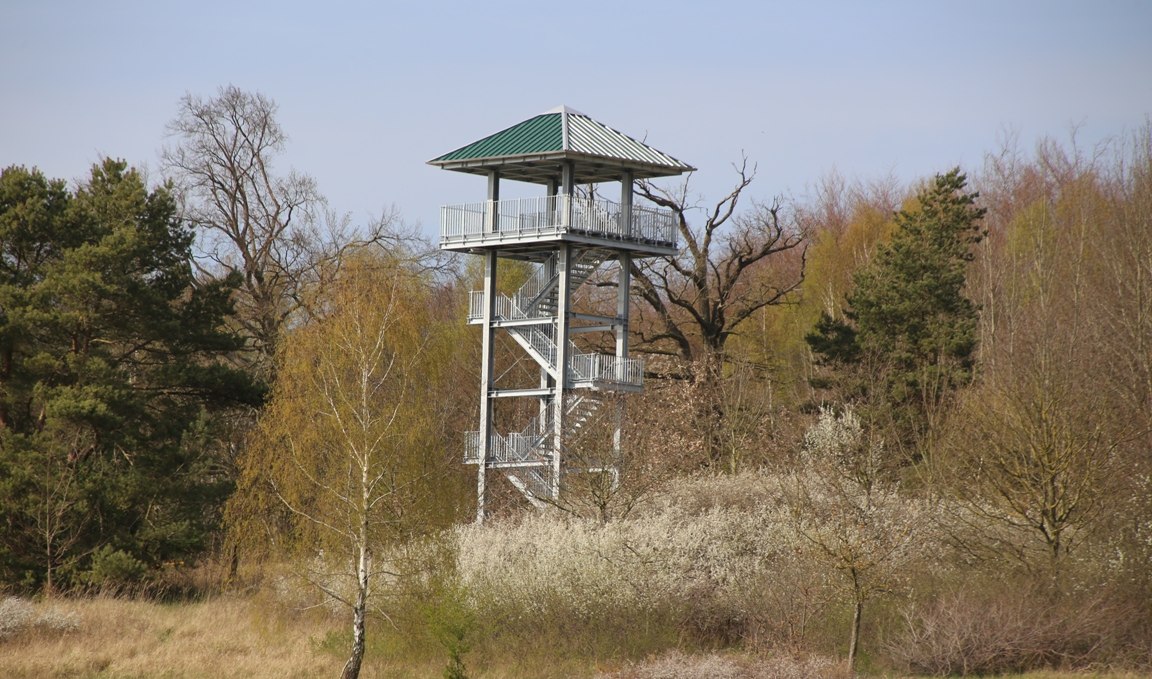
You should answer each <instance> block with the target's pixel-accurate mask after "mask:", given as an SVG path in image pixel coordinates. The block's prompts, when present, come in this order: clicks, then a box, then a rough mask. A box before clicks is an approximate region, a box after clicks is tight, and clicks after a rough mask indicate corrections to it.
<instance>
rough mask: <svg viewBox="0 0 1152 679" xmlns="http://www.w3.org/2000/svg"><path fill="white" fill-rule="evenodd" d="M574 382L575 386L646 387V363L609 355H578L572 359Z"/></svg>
mask: <svg viewBox="0 0 1152 679" xmlns="http://www.w3.org/2000/svg"><path fill="white" fill-rule="evenodd" d="M572 381H573V383H574V384H575V385H581V384H601V385H617V386H627V387H642V386H644V361H643V359H639V358H619V357H617V356H611V355H609V354H578V355H575V356H573V357H572Z"/></svg>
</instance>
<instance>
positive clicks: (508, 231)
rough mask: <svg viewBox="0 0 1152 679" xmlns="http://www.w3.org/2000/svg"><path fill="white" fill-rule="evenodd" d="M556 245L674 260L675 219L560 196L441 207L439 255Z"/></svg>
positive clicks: (664, 212) (661, 213)
mask: <svg viewBox="0 0 1152 679" xmlns="http://www.w3.org/2000/svg"><path fill="white" fill-rule="evenodd" d="M561 242H569V243H574V244H579V245H586V246H592V247H607V248H614V249H618V250H629V251H632V252H633V254H634V256H637V255H638V256H660V255H674V254H676V216H675V215H674V214H673V213H672V211H671V210H665V209H662V208H652V207H644V206H639V205H631V206H625V205H621V204H620V203H617V202H613V201H610V200H604V199H599V198H582V197H576V196H572V197H570V196H566V195H563V194H561V195H552V196H540V197H532V198H513V199H509V200H499V201H491V200H489V201H479V202H474V203H462V204H458V205H445V206H444V207H441V208H440V248H441V249H443V250H452V251H456V252H472V253H480V252H483V251H484V250H485V249H488V248H499V249H501V250H502V251H508V252H511V251H515V250H516V249H517V247H518V246H519V247H520V248H521V249H523V248H524V246H529V247H531V246H534V245H541V244H556V243H561Z"/></svg>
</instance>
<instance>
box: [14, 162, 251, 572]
mask: <svg viewBox="0 0 1152 679" xmlns="http://www.w3.org/2000/svg"><path fill="white" fill-rule="evenodd" d="M0 196H3V198H2V199H0V229H3V232H4V234H3V235H4V236H5V237H4V238H3V239H2V243H3V245H2V247H3V253H2V256H0V261H2V262H3V266H2V269H3V274H2V276H3V278H2V281H0V309H2V310H3V314H2V317H0V356H2V360H0V413H2V415H0V478H3V479H4V481H3V483H2V484H0V493H3V499H2V500H0V521H2V522H3V523H4V524H5V525H6V527H7V530H6V531H3V535H2V537H0V575H2V577H3V580H4V581H6V582H8V583H13V582H19V584H20V585H22V586H24V587H29V588H31V587H33V586H41V587H42V588H43V589H44V590H45V591H46V592H49V593H50V592H52V591H53V590H55V589H56V588H57V587H58V585H60V584H73V585H75V584H79V583H81V582H82V581H83V580H84V579H85V577H86V576H85V573H90V572H92V569H93V567H94V566H95V565H96V564H95V563H94V561H93V559H94V558H96V557H98V556H99V555H101V554H114V553H116V552H121V553H122V556H123V557H127V559H121V560H122V561H126V560H128V559H130V560H133V561H134V562H138V563H140V564H142V565H145V566H158V565H159V564H160V563H162V562H164V561H167V560H173V559H191V558H192V557H194V556H195V554H196V553H197V552H198V551H199V550H200V549H201V548H202V547H203V545H204V540H205V539H206V537H207V535H208V534H209V533H210V531H211V529H212V523H213V521H214V517H215V516H216V511H215V508H216V507H218V506H219V503H220V502H221V501H222V495H223V494H224V493H225V492H226V490H227V488H226V485H227V484H226V483H225V482H222V480H221V479H220V478H219V477H218V476H216V475H215V474H214V473H213V470H212V466H213V461H212V460H211V459H209V458H206V457H205V456H204V455H203V451H202V450H201V449H199V448H198V447H197V446H196V445H195V443H194V441H193V439H194V437H193V434H194V432H195V431H196V430H197V428H198V427H200V426H201V425H202V424H203V423H204V422H205V421H207V420H209V419H211V417H212V413H213V412H218V411H219V410H221V409H226V408H228V407H230V406H232V405H235V404H239V403H245V402H246V403H253V402H258V400H259V398H260V394H259V392H258V391H257V390H256V389H255V388H254V387H253V385H252V384H251V382H250V381H249V380H248V379H247V378H246V377H245V376H244V375H242V374H240V373H237V372H236V371H233V370H230V369H228V368H225V367H223V366H221V365H220V364H219V363H218V362H217V361H216V359H217V358H218V357H219V356H220V355H221V354H222V353H224V352H228V351H232V350H234V349H235V348H236V346H237V343H236V341H235V337H234V336H233V335H231V334H229V333H227V332H225V331H223V329H222V326H223V324H224V322H225V319H226V316H227V314H228V312H229V311H230V305H229V303H228V297H229V295H230V293H231V291H230V289H229V288H228V286H227V285H226V284H224V283H215V284H208V285H197V284H196V282H195V281H194V278H193V275H192V267H191V263H190V260H191V250H190V245H191V234H190V233H189V232H188V231H187V230H186V229H185V228H184V226H183V224H182V223H181V221H180V220H179V218H178V216H177V207H176V203H175V201H174V200H173V199H172V196H171V193H170V192H169V190H168V188H167V187H159V188H156V189H153V190H151V191H149V190H148V189H147V187H146V186H145V184H144V181H143V179H142V178H141V176H140V174H139V173H137V172H136V171H135V170H131V169H129V168H128V167H127V166H126V164H125V163H123V162H122V161H114V160H105V161H103V162H102V163H101V164H99V165H97V166H95V167H93V169H92V174H91V178H90V179H89V180H88V182H86V183H85V184H83V185H81V186H80V187H79V189H78V190H77V191H76V192H75V194H71V193H68V192H67V191H66V190H64V188H63V183H62V182H55V181H48V180H46V179H45V178H44V177H43V175H42V174H40V173H39V172H38V171H35V170H32V171H28V170H25V169H23V168H18V167H14V168H8V169H6V170H5V171H4V172H3V175H2V176H0ZM115 558H120V557H115ZM58 574H63V575H65V576H66V577H64V578H62V579H61V578H58V577H57V575H58ZM62 581H63V582H62Z"/></svg>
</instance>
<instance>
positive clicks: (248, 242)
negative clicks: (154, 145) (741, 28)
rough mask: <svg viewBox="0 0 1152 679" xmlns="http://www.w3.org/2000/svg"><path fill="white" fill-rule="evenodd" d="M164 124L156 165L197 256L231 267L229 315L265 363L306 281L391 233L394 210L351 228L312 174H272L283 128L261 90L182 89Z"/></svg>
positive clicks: (216, 268)
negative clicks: (193, 233)
mask: <svg viewBox="0 0 1152 679" xmlns="http://www.w3.org/2000/svg"><path fill="white" fill-rule="evenodd" d="M169 133H170V134H171V136H173V137H175V138H176V140H177V141H176V144H175V145H174V146H172V147H170V148H167V149H165V150H164V153H163V158H164V167H165V169H166V170H167V172H168V173H169V174H170V175H171V176H172V177H173V179H174V180H175V181H176V183H177V186H178V187H179V188H180V189H181V190H182V192H183V197H184V201H185V217H186V218H187V219H188V221H189V223H190V224H191V225H192V226H193V227H194V228H195V229H196V230H197V231H198V233H199V236H200V238H199V247H200V250H201V251H200V253H199V259H200V261H202V262H203V263H204V264H203V266H204V268H205V269H206V270H207V273H209V274H210V275H212V276H216V277H223V276H226V275H232V274H238V275H239V277H240V280H241V283H240V288H239V290H238V295H237V298H236V307H237V312H238V313H237V319H238V321H239V323H240V325H241V327H242V329H243V331H244V333H245V335H246V336H247V337H248V339H249V342H250V347H249V348H250V349H252V350H254V351H255V353H256V356H255V362H256V364H257V365H258V366H259V367H261V368H262V369H263V370H264V371H265V372H268V371H269V370H270V369H271V359H272V357H273V356H274V355H275V351H276V346H275V344H276V340H277V338H278V337H279V335H280V332H281V330H282V329H283V328H284V326H285V325H286V324H287V323H288V322H289V320H290V319H291V318H292V317H293V316H294V315H295V314H297V313H298V312H300V311H301V309H302V307H303V305H304V304H305V302H306V300H305V298H304V292H305V289H306V288H307V287H308V285H310V284H312V283H314V282H315V281H316V279H317V277H318V276H320V275H321V274H322V273H323V272H329V273H332V272H335V271H336V270H337V269H338V267H336V266H334V264H335V263H338V262H339V255H340V253H341V252H343V251H344V250H345V249H347V248H349V247H355V246H357V245H362V244H366V243H370V242H378V241H383V240H386V239H388V238H390V237H392V236H393V234H394V232H393V231H391V230H390V227H391V226H392V225H393V224H392V223H393V222H394V221H395V219H396V215H395V214H392V213H385V214H383V215H382V216H381V217H380V219H379V220H377V221H376V222H375V223H373V224H371V225H370V226H369V227H368V228H367V229H365V230H364V232H363V233H358V232H357V230H356V229H353V228H352V227H351V226H350V224H349V220H348V219H347V217H338V216H337V215H335V214H333V213H330V212H329V211H328V210H327V206H326V202H325V200H324V198H323V197H322V196H321V194H320V192H319V190H318V188H317V186H316V182H315V181H314V180H313V179H312V178H311V177H309V176H308V175H304V174H300V173H297V172H295V171H289V172H288V173H287V174H278V173H277V171H276V167H275V165H276V162H277V160H278V159H279V157H280V155H281V154H282V153H283V152H284V150H285V145H286V143H287V141H288V137H287V135H286V134H285V133H284V131H283V129H281V127H280V125H279V123H277V121H276V104H275V102H273V101H272V100H271V99H269V98H267V97H265V96H264V95H262V94H259V93H250V92H245V91H243V90H241V89H239V88H237V87H235V86H232V85H229V86H228V87H221V88H220V89H219V91H218V92H217V95H216V97H214V98H212V99H203V98H201V97H198V96H194V95H191V94H188V95H186V96H185V97H184V98H183V99H181V100H180V108H179V113H178V115H177V117H176V118H175V119H174V120H173V121H172V122H171V123H169Z"/></svg>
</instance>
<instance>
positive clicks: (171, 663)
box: [0, 595, 1138, 679]
mask: <svg viewBox="0 0 1152 679" xmlns="http://www.w3.org/2000/svg"><path fill="white" fill-rule="evenodd" d="M9 602H11V600H9ZM20 606H21V610H22V611H23V613H22V616H23V617H21V618H20V620H19V621H17V622H18V623H19V624H17V623H16V622H13V618H12V616H9V619H8V621H7V623H4V621H2V620H0V677H4V678H6V679H49V678H54V677H61V678H63V677H69V678H84V677H91V678H100V679H130V678H131V679H135V678H140V679H144V678H149V679H150V678H153V677H157V678H173V679H175V678H184V677H188V678H192V677H246V678H251V679H258V678H261V677H268V678H273V677H275V678H282V677H336V676H339V673H340V669H341V667H342V666H343V661H344V652H345V649H344V639H345V637H344V635H343V633H342V630H343V625H342V624H341V621H340V620H338V619H336V618H333V617H331V616H330V615H328V614H327V613H324V612H320V611H304V612H301V611H293V610H291V609H288V608H285V607H284V606H282V605H279V604H275V603H268V602H267V601H264V600H263V599H262V598H261V597H259V596H241V595H232V596H219V597H216V598H213V599H210V600H207V601H203V602H196V603H180V604H161V603H155V602H149V601H142V600H130V599H117V598H108V597H97V598H88V599H60V600H54V601H46V602H38V603H31V604H29V603H27V602H23V603H21V604H20ZM9 612H10V611H9ZM372 650H373V648H372V647H371V646H370V652H369V655H368V658H367V662H366V665H365V668H364V671H363V673H362V675H361V676H363V677H365V678H366V679H372V678H385V677H387V678H392V677H396V678H400V677H413V678H420V677H443V676H444V666H445V665H444V661H443V659H441V658H430V657H425V658H415V659H414V658H403V657H389V656H394V654H391V653H388V652H387V651H382V650H380V649H379V648H376V649H375V651H376V652H375V653H373V652H372ZM422 655H427V654H422ZM470 660H472V661H473V662H472V663H470V667H469V676H472V677H475V678H477V679H481V678H483V679H512V678H514V677H525V678H533V679H535V678H541V679H543V678H553V677H554V678H557V679H560V678H564V677H589V678H592V677H599V679H694V678H696V677H700V678H701V679H793V678H795V679H805V678H807V677H842V676H844V674H843V670H842V667H841V666H839V665H837V664H835V663H832V662H830V661H827V660H820V659H807V660H799V659H788V658H759V657H753V656H750V655H740V654H698V655H686V654H682V653H679V652H676V651H672V652H669V653H665V654H663V655H661V656H658V657H654V658H651V659H649V660H647V661H639V662H632V663H627V662H614V663H597V662H596V661H595V660H593V659H590V658H584V659H580V658H571V657H569V658H565V659H560V660H558V661H557V662H554V663H548V664H547V665H542V664H541V663H539V662H538V661H535V662H533V661H526V659H523V658H514V657H508V658H492V657H488V658H476V659H470ZM1090 677H1093V678H1098V679H1136V678H1137V677H1138V675H1135V674H1126V673H1116V674H1109V673H1100V674H1092V673H1078V674H1059V673H1032V674H1028V675H1022V676H1021V677H1020V679H1089V678H1090Z"/></svg>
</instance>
